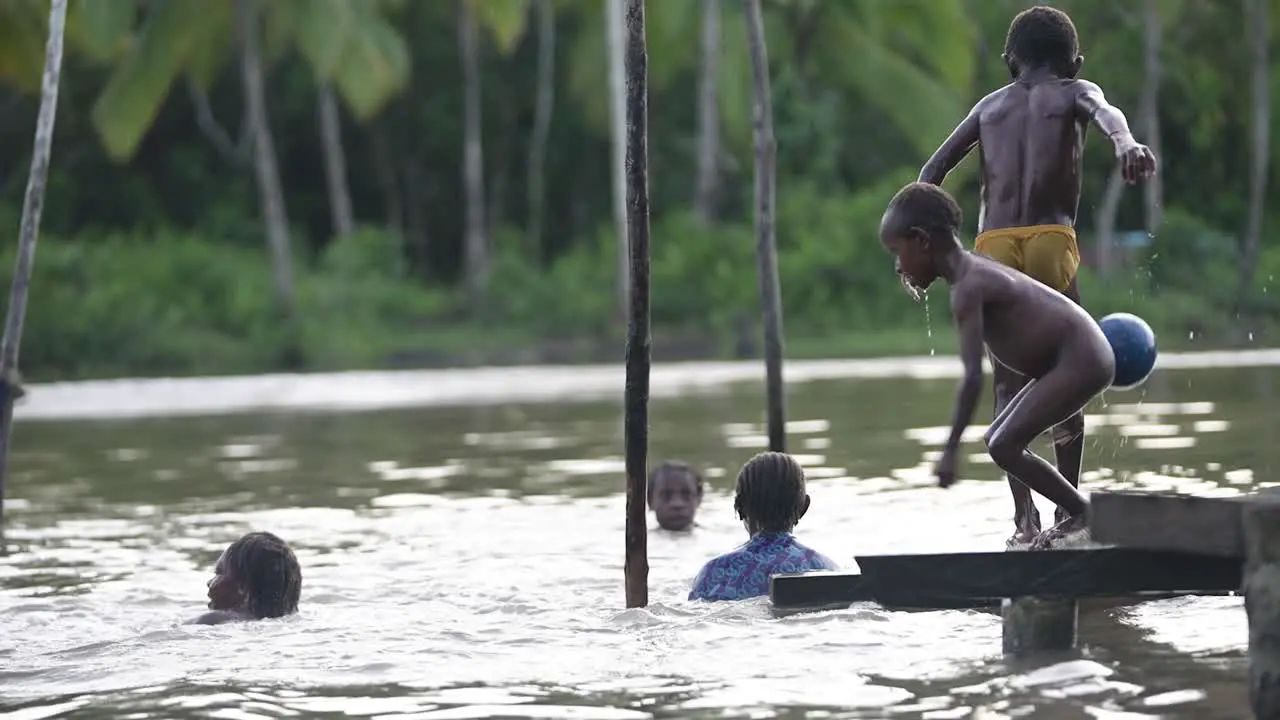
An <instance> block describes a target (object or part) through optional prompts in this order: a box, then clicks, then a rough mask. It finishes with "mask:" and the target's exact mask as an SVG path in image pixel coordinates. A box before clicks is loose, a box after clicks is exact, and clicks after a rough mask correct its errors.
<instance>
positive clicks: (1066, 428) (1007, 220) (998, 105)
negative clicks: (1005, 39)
mask: <svg viewBox="0 0 1280 720" xmlns="http://www.w3.org/2000/svg"><path fill="white" fill-rule="evenodd" d="M1002 57H1003V59H1004V61H1005V64H1006V65H1007V67H1008V68H1009V75H1010V77H1011V78H1012V79H1013V82H1011V83H1010V84H1009V85H1006V86H1005V87H1003V88H1000V89H999V90H997V91H995V92H993V93H991V94H990V95H987V96H986V97H984V98H983V99H982V100H980V101H978V104H977V105H975V106H974V107H973V109H972V110H971V111H970V112H969V114H968V116H966V117H965V118H964V120H962V121H961V122H960V125H959V126H957V127H956V129H955V130H954V131H952V133H951V135H950V136H949V137H948V138H947V139H946V140H945V141H944V142H943V143H942V145H941V146H940V147H939V148H938V149H937V151H935V152H934V154H933V157H931V158H929V161H928V162H926V163H925V165H924V167H923V168H922V169H921V170H920V178H919V179H920V181H921V182H927V183H931V184H933V185H941V184H942V181H943V180H944V179H945V178H946V176H947V174H948V173H949V172H951V170H953V169H954V168H955V167H956V166H957V165H959V164H960V161H961V160H963V159H964V158H965V156H966V155H968V154H969V152H970V151H972V150H973V148H974V147H975V146H977V147H978V148H979V153H980V158H981V160H982V164H981V168H982V170H981V172H982V190H981V197H982V204H981V209H980V210H979V213H978V232H979V233H981V232H984V231H986V230H998V229H1002V228H1011V227H1028V226H1032V225H1066V226H1069V227H1075V223H1076V214H1077V211H1078V209H1079V206H1080V189H1081V172H1080V158H1081V155H1082V151H1083V148H1084V140H1085V132H1086V130H1087V129H1088V126H1089V124H1090V123H1093V124H1094V125H1096V126H1097V127H1098V129H1099V130H1100V131H1102V133H1103V134H1104V135H1106V137H1107V138H1108V139H1110V140H1111V142H1112V144H1113V145H1114V146H1115V153H1116V159H1117V161H1118V162H1119V164H1120V172H1121V175H1122V176H1123V178H1124V180H1125V182H1127V183H1130V184H1133V183H1136V182H1138V181H1139V180H1142V179H1145V178H1148V177H1151V175H1153V174H1154V173H1155V169H1156V160H1155V156H1154V155H1153V154H1152V153H1151V150H1150V149H1149V148H1148V147H1147V146H1145V145H1143V144H1141V143H1139V142H1138V141H1136V140H1134V138H1133V134H1132V133H1131V132H1130V131H1129V123H1128V121H1127V120H1126V119H1125V116H1124V113H1122V112H1121V111H1120V110H1119V109H1117V108H1116V107H1114V106H1112V105H1111V104H1110V103H1108V102H1107V99H1106V96H1105V95H1103V92H1102V89H1101V88H1099V87H1098V86H1097V85H1095V84H1094V83H1092V82H1089V81H1088V80H1081V79H1078V78H1077V77H1076V76H1077V75H1078V74H1079V72H1080V68H1081V67H1082V65H1083V63H1084V57H1083V56H1077V57H1076V58H1075V59H1074V60H1072V61H1071V62H1070V63H1069V64H1068V65H1067V66H1066V67H1062V68H1050V67H1027V66H1025V64H1024V63H1020V62H1019V61H1018V60H1017V59H1016V58H1013V57H1011V56H1010V55H1007V54H1006V55H1003V56H1002ZM1064 294H1065V295H1066V296H1067V297H1068V298H1070V299H1071V300H1072V301H1073V302H1075V303H1077V304H1079V303H1080V292H1079V289H1078V288H1077V286H1076V280H1075V279H1074V278H1073V279H1072V280H1071V284H1070V286H1068V287H1067V288H1066V290H1065V291H1064ZM992 367H993V381H992V382H993V390H994V395H995V414H996V415H997V416H999V415H1000V413H1001V412H1002V411H1004V409H1005V408H1007V407H1008V406H1009V403H1010V402H1011V401H1012V400H1013V398H1014V397H1016V396H1017V395H1018V393H1019V392H1021V391H1022V389H1023V388H1024V387H1025V386H1026V384H1027V382H1028V380H1029V378H1027V377H1026V376H1025V375H1021V374H1019V373H1017V372H1014V371H1012V370H1010V369H1009V368H1007V367H1004V366H1003V365H1001V364H1000V363H997V362H992ZM1053 441H1054V458H1055V460H1056V462H1057V466H1058V471H1059V472H1060V473H1061V474H1062V475H1063V476H1064V477H1066V478H1067V481H1068V482H1069V483H1071V485H1072V486H1074V487H1079V485H1080V467H1081V460H1082V458H1083V455H1084V413H1083V411H1081V412H1080V413H1077V414H1075V415H1072V416H1071V417H1069V418H1067V419H1066V420H1065V421H1064V422H1062V423H1060V424H1059V425H1058V426H1057V427H1055V428H1054V429H1053ZM1008 481H1009V490H1010V492H1011V493H1012V494H1013V502H1014V525H1015V528H1016V530H1015V534H1014V536H1013V537H1012V538H1010V540H1011V541H1012V542H1016V543H1027V542H1030V541H1031V539H1032V538H1034V537H1035V536H1036V535H1037V534H1038V533H1039V532H1040V515H1039V513H1038V512H1037V511H1036V507H1035V503H1034V501H1033V500H1032V497H1031V491H1030V490H1029V489H1028V488H1027V485H1026V483H1024V482H1022V481H1021V478H1019V477H1017V476H1016V475H1015V474H1010V475H1009V476H1008ZM1068 514H1069V510H1068V509H1067V508H1065V507H1062V506H1059V507H1058V510H1057V513H1056V514H1055V519H1054V521H1055V523H1060V522H1062V521H1063V520H1065V519H1066V518H1067V515H1068Z"/></svg>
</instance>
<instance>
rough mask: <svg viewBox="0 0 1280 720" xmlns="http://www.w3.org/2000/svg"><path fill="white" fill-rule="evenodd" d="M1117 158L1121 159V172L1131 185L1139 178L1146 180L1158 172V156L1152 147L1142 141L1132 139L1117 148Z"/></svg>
mask: <svg viewBox="0 0 1280 720" xmlns="http://www.w3.org/2000/svg"><path fill="white" fill-rule="evenodd" d="M1116 159H1117V160H1119V161H1120V174H1121V176H1123V177H1124V181H1125V182H1127V183H1129V184H1130V185H1132V184H1134V183H1136V182H1138V181H1139V180H1146V179H1147V178H1149V177H1151V176H1152V175H1154V174H1155V172H1156V156H1155V155H1153V154H1152V153H1151V148H1149V147H1147V146H1146V145H1143V144H1142V143H1140V142H1136V141H1131V142H1128V143H1125V144H1123V145H1120V146H1119V147H1117V148H1116Z"/></svg>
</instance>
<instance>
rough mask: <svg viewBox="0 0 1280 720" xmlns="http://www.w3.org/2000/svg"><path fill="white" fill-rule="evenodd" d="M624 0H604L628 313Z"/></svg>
mask: <svg viewBox="0 0 1280 720" xmlns="http://www.w3.org/2000/svg"><path fill="white" fill-rule="evenodd" d="M622 2H623V0H604V10H605V12H604V22H605V47H606V48H608V52H609V58H608V61H609V111H610V115H609V119H610V121H611V125H612V126H613V132H612V138H613V225H614V235H615V236H616V237H617V243H618V312H619V313H620V314H621V315H622V317H626V316H627V308H628V297H629V296H630V292H631V260H630V249H629V247H628V246H627V170H626V153H627V150H626V144H625V143H626V135H627V128H626V104H627V102H626V87H625V80H626V67H625V39H624V32H623V31H624V29H625V28H624V27H623V23H622Z"/></svg>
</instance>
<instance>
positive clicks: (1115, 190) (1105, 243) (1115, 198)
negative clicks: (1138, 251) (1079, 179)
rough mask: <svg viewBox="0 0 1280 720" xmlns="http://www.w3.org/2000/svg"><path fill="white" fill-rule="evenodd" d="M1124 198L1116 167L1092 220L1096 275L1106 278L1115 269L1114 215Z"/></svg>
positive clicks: (1120, 177) (1120, 176)
mask: <svg viewBox="0 0 1280 720" xmlns="http://www.w3.org/2000/svg"><path fill="white" fill-rule="evenodd" d="M1122 197H1124V176H1122V175H1121V174H1120V168H1119V167H1116V168H1114V169H1113V170H1112V171H1111V176H1110V177H1108V178H1107V189H1106V190H1103V191H1102V200H1101V202H1099V203H1098V214H1097V216H1096V217H1095V219H1094V226H1095V228H1096V230H1095V231H1094V232H1095V233H1096V234H1097V236H1098V237H1097V240H1096V243H1097V247H1098V274H1099V275H1101V276H1102V277H1107V276H1108V275H1110V274H1111V272H1112V271H1113V270H1115V267H1116V260H1117V258H1116V214H1117V213H1118V212H1119V211H1120V199H1121V198H1122Z"/></svg>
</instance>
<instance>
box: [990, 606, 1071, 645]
mask: <svg viewBox="0 0 1280 720" xmlns="http://www.w3.org/2000/svg"><path fill="white" fill-rule="evenodd" d="M1079 617H1080V615H1079V603H1078V602H1077V601H1076V599H1075V598H1052V599H1049V598H1035V597H1019V598H1008V599H1006V600H1004V602H1002V603H1000V621H1001V627H1000V630H1001V632H1000V642H1001V646H1002V648H1003V649H1004V653H1005V654H1006V655H1014V656H1021V655H1030V654H1035V653H1042V652H1065V651H1067V650H1072V649H1074V648H1075V646H1076V634H1077V628H1078V626H1079Z"/></svg>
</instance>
